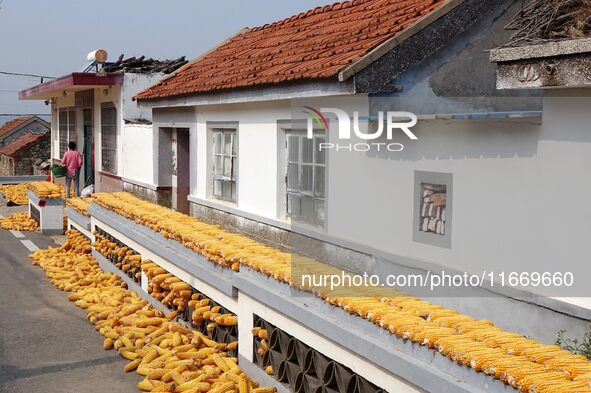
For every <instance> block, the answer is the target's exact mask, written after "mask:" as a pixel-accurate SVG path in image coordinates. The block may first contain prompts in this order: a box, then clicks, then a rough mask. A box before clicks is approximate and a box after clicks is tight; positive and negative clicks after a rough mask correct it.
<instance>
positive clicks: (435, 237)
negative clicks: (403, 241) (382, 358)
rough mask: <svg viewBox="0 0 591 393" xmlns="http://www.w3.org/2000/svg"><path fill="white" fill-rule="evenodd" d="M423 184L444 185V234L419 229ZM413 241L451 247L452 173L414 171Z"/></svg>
mask: <svg viewBox="0 0 591 393" xmlns="http://www.w3.org/2000/svg"><path fill="white" fill-rule="evenodd" d="M423 184H436V185H445V188H446V191H445V194H446V205H445V216H446V217H445V234H444V235H440V234H436V233H432V232H424V231H422V230H421V225H422V220H421V210H422V205H423V204H422V202H423ZM413 217H414V218H413V241H414V242H418V243H424V244H428V245H431V246H436V247H442V248H451V234H452V224H453V175H452V174H451V173H442V172H426V171H414V211H413Z"/></svg>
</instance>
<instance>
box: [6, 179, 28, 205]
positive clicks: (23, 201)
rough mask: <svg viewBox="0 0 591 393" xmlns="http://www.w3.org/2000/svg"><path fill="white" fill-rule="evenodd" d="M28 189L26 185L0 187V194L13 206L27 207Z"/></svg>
mask: <svg viewBox="0 0 591 393" xmlns="http://www.w3.org/2000/svg"><path fill="white" fill-rule="evenodd" d="M28 189H29V188H28V184H27V183H22V184H7V185H0V194H2V195H4V199H6V201H7V202H12V203H14V204H15V205H28V204H29V197H27V190H28Z"/></svg>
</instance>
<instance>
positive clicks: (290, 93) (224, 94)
mask: <svg viewBox="0 0 591 393" xmlns="http://www.w3.org/2000/svg"><path fill="white" fill-rule="evenodd" d="M351 94H355V85H354V84H353V83H352V81H345V82H339V81H338V80H337V78H336V77H335V78H333V79H318V80H314V79H312V80H309V79H305V80H298V81H297V82H295V83H284V84H273V85H256V86H249V87H244V88H234V89H223V90H214V91H210V92H204V93H191V94H185V95H174V96H168V97H160V98H153V99H142V100H138V106H139V107H140V108H164V107H183V106H184V107H187V106H202V105H220V104H241V103H251V102H265V101H277V100H290V99H298V98H311V97H326V96H337V95H351Z"/></svg>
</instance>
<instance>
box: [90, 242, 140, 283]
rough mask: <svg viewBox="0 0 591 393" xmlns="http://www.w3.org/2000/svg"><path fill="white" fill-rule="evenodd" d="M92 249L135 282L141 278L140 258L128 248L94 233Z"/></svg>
mask: <svg viewBox="0 0 591 393" xmlns="http://www.w3.org/2000/svg"><path fill="white" fill-rule="evenodd" d="M94 238H95V242H94V244H93V246H94V248H95V249H96V250H97V251H98V252H100V253H101V254H102V255H103V256H105V258H107V259H109V260H111V261H112V262H113V263H114V264H115V266H116V267H117V268H118V269H121V270H123V271H124V272H125V273H128V274H129V275H130V276H132V277H133V278H134V279H135V280H136V281H137V282H139V281H140V279H141V277H142V257H141V255H139V254H138V253H136V252H135V251H133V250H132V249H130V248H129V247H125V246H121V245H119V244H117V243H115V242H112V241H110V240H109V239H107V238H106V237H105V236H104V235H103V234H102V233H100V232H98V231H95V232H94Z"/></svg>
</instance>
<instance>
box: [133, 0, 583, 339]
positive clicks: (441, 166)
mask: <svg viewBox="0 0 591 393" xmlns="http://www.w3.org/2000/svg"><path fill="white" fill-rule="evenodd" d="M521 6H522V4H521V2H514V1H500V2H499V1H476V0H463V1H460V0H458V1H429V2H400V1H396V0H390V1H372V0H365V1H360V0H355V1H352V2H343V3H335V4H333V5H327V6H324V7H317V8H315V9H313V10H310V11H308V12H304V13H301V14H298V15H294V16H292V17H290V18H287V19H284V20H281V21H277V22H274V23H270V24H267V25H264V26H261V27H257V28H252V29H245V30H243V31H240V32H239V33H237V34H236V35H235V36H233V37H230V38H229V39H228V40H227V41H225V42H223V43H221V44H220V45H219V46H217V47H215V48H214V49H212V50H211V51H209V52H207V53H205V54H204V55H202V56H200V57H198V58H196V59H194V60H193V61H191V62H190V63H189V64H187V65H186V66H184V67H183V68H181V69H179V70H178V71H177V72H175V73H174V74H173V75H171V76H170V77H168V78H165V79H163V80H161V81H160V82H158V83H157V84H155V85H154V86H151V87H150V88H148V89H146V90H144V91H143V92H141V93H139V94H138V95H137V96H135V99H136V100H138V107H139V108H141V109H145V110H149V109H151V110H152V116H153V127H154V132H155V133H156V134H158V135H159V137H158V142H159V146H158V149H155V151H157V152H158V155H157V157H156V158H155V159H156V161H158V162H160V163H161V165H160V166H159V167H158V173H157V175H156V176H157V177H158V178H159V179H161V180H162V181H167V182H168V183H167V184H171V186H172V190H173V191H172V192H173V200H172V202H171V205H172V206H173V207H175V206H182V205H183V201H184V200H185V198H186V199H187V200H188V201H189V205H190V206H189V208H190V212H191V214H193V215H195V216H197V217H199V218H200V219H202V220H205V221H208V222H213V223H218V224H221V225H222V226H224V227H225V228H228V229H231V230H235V231H239V232H241V233H246V234H249V235H251V236H253V237H255V238H257V239H263V240H265V241H267V242H269V243H272V244H276V245H281V246H284V247H286V248H288V249H291V250H293V251H294V252H297V253H302V254H304V255H310V256H313V257H316V258H319V259H321V260H324V261H328V262H330V263H333V264H336V265H339V266H341V267H344V268H346V269H348V270H351V271H354V272H357V273H362V272H368V273H370V274H372V273H373V274H377V275H380V276H381V277H385V276H388V275H392V274H395V273H396V274H400V273H408V272H419V273H422V274H424V272H425V271H439V272H441V271H446V272H456V273H459V274H462V273H463V272H469V273H478V274H481V275H484V274H485V273H486V274H493V275H494V277H493V278H492V279H491V283H490V285H489V286H488V287H486V286H485V287H486V288H482V287H481V286H478V289H475V290H474V291H473V292H470V291H469V292H468V293H469V294H470V295H468V294H467V292H466V288H465V287H462V288H460V289H459V290H455V291H454V290H453V289H450V288H446V290H444V291H443V292H441V291H438V292H436V293H433V292H431V291H430V290H422V289H421V288H416V287H409V288H408V290H409V291H414V293H417V292H418V293H419V294H420V295H422V296H428V297H433V296H435V297H438V298H439V297H440V298H441V300H440V301H441V303H442V304H444V305H446V306H449V307H454V308H457V309H460V310H463V311H465V312H469V313H471V314H472V315H474V316H476V317H479V318H485V319H492V320H493V321H495V323H498V324H499V325H500V326H502V327H504V328H506V329H509V330H512V331H517V332H520V333H522V334H525V335H528V336H531V337H535V338H537V339H539V340H542V341H544V342H554V339H555V337H556V332H557V331H558V330H561V329H569V330H570V331H571V332H573V334H577V335H579V334H580V335H582V334H584V332H585V331H586V330H587V322H586V321H587V320H588V319H589V317H591V314H590V313H589V309H588V307H587V306H584V305H581V304H574V305H573V303H572V302H571V301H567V300H565V299H564V297H567V296H581V295H583V294H584V291H582V287H581V286H576V285H575V287H576V288H570V291H568V290H565V289H564V288H563V287H561V288H558V289H557V288H554V287H552V288H540V287H539V286H538V287H536V288H532V287H527V285H525V287H526V288H520V289H515V288H507V287H508V285H504V286H502V287H501V285H498V282H497V281H498V280H500V279H503V276H502V275H503V274H504V272H506V273H507V274H509V273H511V272H512V273H515V274H518V273H519V272H520V271H521V270H527V271H548V272H557V273H561V272H563V273H564V272H570V271H577V270H580V269H581V266H582V265H583V261H585V258H586V255H587V251H586V246H585V241H583V239H582V236H586V234H588V233H589V232H588V229H587V227H588V226H587V223H586V220H581V219H577V217H579V218H580V217H581V215H582V216H585V217H587V216H589V213H590V211H589V209H588V208H586V207H584V206H581V205H580V204H573V203H572V202H571V201H572V198H573V197H575V195H586V194H587V193H588V192H589V189H588V188H589V185H588V182H585V181H578V182H574V183H576V184H573V180H572V179H584V178H585V177H586V172H587V169H586V168H588V167H589V165H590V164H591V154H589V153H590V151H589V146H591V145H590V144H589V143H588V142H589V136H588V133H586V132H585V131H584V130H585V129H586V128H584V127H585V126H584V124H587V121H586V120H584V119H586V117H585V116H583V113H581V116H582V117H577V118H576V119H575V120H573V122H572V123H571V125H572V126H573V127H574V128H573V130H572V132H573V133H574V134H576V136H575V135H574V134H573V135H569V133H568V132H565V131H564V130H563V129H561V127H557V124H555V123H554V116H553V110H551V109H548V107H547V104H548V98H546V97H544V96H543V95H542V94H541V93H540V92H537V91H525V92H521V91H518V92H507V91H499V90H497V89H496V68H495V65H494V64H492V63H490V61H489V58H488V56H489V55H488V52H489V51H490V50H491V49H493V48H495V47H496V46H498V45H499V44H500V43H503V42H507V41H509V39H510V36H511V33H510V32H509V31H507V30H505V26H506V25H507V24H509V23H510V22H511V21H512V20H513V18H514V16H515V15H516V14H519V13H520V12H521ZM583 101H584V99H583ZM583 106H584V105H582V106H581V108H582V107H583ZM331 108H332V109H331ZM393 111H396V112H400V111H403V112H404V116H410V115H412V114H414V115H416V117H417V119H418V123H417V124H416V125H413V126H407V131H412V132H410V133H409V132H405V131H404V127H392V126H393V125H396V124H399V125H400V124H402V125H404V124H407V125H408V124H412V123H413V119H412V118H411V117H406V118H404V119H402V121H400V119H396V118H395V117H388V116H389V115H388V112H393ZM306 112H307V113H306ZM355 112H358V114H357V116H355ZM380 112H381V115H380ZM398 115H400V113H398ZM404 116H403V117H404ZM356 119H357V120H359V123H360V125H359V128H361V132H359V133H357V132H353V131H352V130H351V129H349V132H345V131H346V130H345V128H343V127H344V126H343V124H344V125H345V127H346V126H348V125H350V124H351V123H354V122H355V120H356ZM363 119H365V120H363ZM351 120H352V121H351ZM380 120H381V121H380ZM380 123H381V124H380ZM380 125H381V126H382V135H381V136H376V135H372V136H370V137H368V136H367V135H364V133H368V132H369V131H368V130H372V131H371V133H374V134H377V132H374V130H376V129H377V130H379V129H380V128H379V127H380ZM408 127H412V129H410V130H409V129H408ZM386 129H388V130H390V131H391V133H390V134H391V135H386V134H387V132H386ZM349 138H350V139H349ZM372 138H373V139H372ZM415 138H418V139H415ZM575 157H576V159H575ZM169 162H171V164H170V165H169V164H168V163H169ZM564 174H568V176H564ZM165 179H167V180H165ZM175 199H176V200H175ZM557 260H560V261H565V260H566V262H565V263H563V264H562V265H561V266H557V265H556V261H557ZM559 267H560V269H559ZM557 270H560V271H557ZM497 274H498V275H497ZM517 286H520V285H517ZM491 287H492V289H491ZM405 289H407V288H405ZM491 294H494V296H493V297H494V299H491V296H492V295H491ZM561 295H562V296H561ZM558 297H560V299H558ZM483 298H484V299H485V300H482V299H483ZM514 299H521V300H522V301H518V302H517V304H516V301H515V300H514ZM438 300H439V299H438ZM483 304H486V306H483ZM521 307H523V308H524V309H523V312H521V313H519V315H514V313H512V312H509V311H508V310H515V309H520V308H521ZM534 320H538V321H539V322H540V323H539V324H538V323H533V322H532V321H534ZM540 326H543V327H540Z"/></svg>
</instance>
